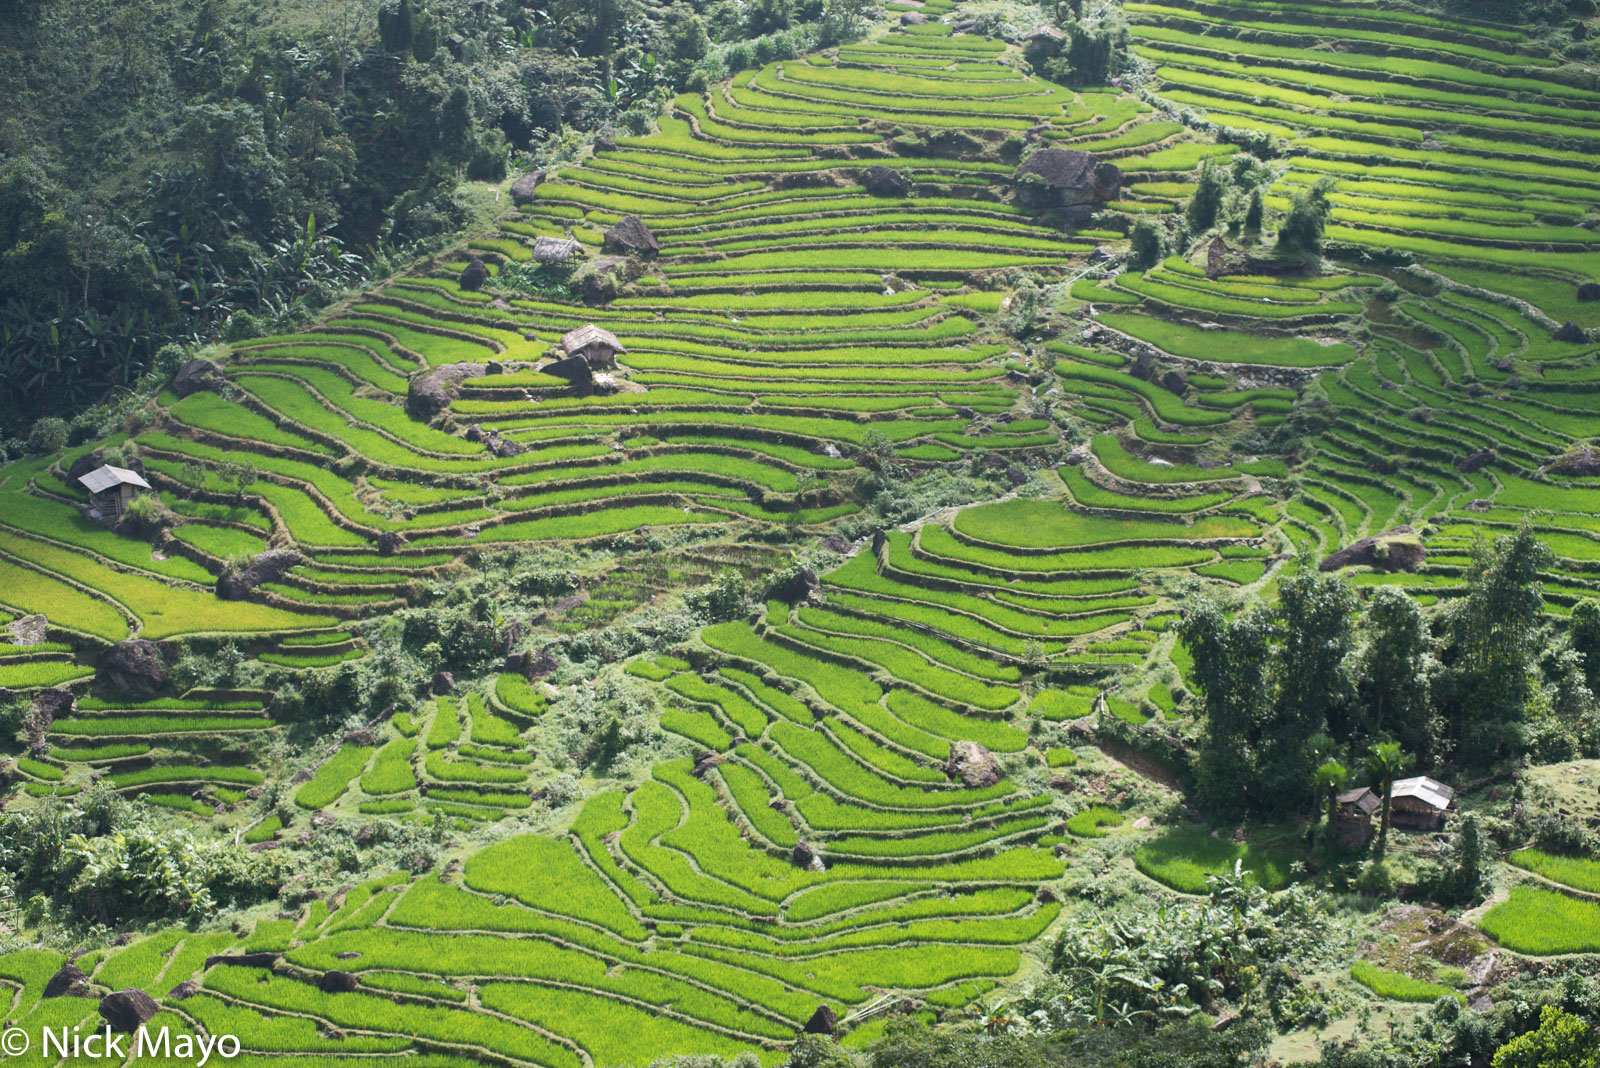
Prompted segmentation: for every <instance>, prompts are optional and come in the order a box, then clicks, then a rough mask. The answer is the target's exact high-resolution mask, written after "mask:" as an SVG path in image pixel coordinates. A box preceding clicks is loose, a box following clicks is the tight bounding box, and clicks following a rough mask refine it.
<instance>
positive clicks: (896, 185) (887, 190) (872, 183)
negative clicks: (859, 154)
mask: <svg viewBox="0 0 1600 1068" xmlns="http://www.w3.org/2000/svg"><path fill="white" fill-rule="evenodd" d="M861 185H862V187H863V188H864V189H866V191H867V192H869V193H871V194H872V195H873V196H875V197H906V196H910V195H911V183H910V182H908V181H906V176H905V175H903V174H901V173H900V172H899V171H897V170H895V169H894V168H893V167H885V166H882V165H878V166H874V167H868V168H867V169H866V170H864V171H862V172H861Z"/></svg>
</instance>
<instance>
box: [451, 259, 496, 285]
mask: <svg viewBox="0 0 1600 1068" xmlns="http://www.w3.org/2000/svg"><path fill="white" fill-rule="evenodd" d="M488 280H489V267H488V265H487V264H485V263H484V262H483V257H482V256H474V257H472V259H470V260H468V261H467V265H466V267H464V268H463V269H462V271H461V274H460V276H459V277H457V278H456V283H457V284H458V285H460V286H461V288H462V289H464V290H466V291H467V292H469V293H470V292H473V291H474V290H477V289H482V288H483V283H485V282H487V281H488Z"/></svg>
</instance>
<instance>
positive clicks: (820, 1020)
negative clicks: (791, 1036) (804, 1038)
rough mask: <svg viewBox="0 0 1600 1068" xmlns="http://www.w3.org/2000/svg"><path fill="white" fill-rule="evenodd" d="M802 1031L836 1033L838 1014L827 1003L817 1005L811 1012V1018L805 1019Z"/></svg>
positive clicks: (817, 1033)
mask: <svg viewBox="0 0 1600 1068" xmlns="http://www.w3.org/2000/svg"><path fill="white" fill-rule="evenodd" d="M801 1030H802V1032H803V1033H804V1034H808V1035H829V1036H833V1035H837V1034H838V1033H839V1014H838V1013H836V1012H834V1011H833V1009H831V1008H829V1007H828V1006H827V1005H818V1006H817V1011H816V1012H814V1013H812V1014H811V1019H809V1020H807V1021H806V1025H805V1027H803V1028H802V1029H801Z"/></svg>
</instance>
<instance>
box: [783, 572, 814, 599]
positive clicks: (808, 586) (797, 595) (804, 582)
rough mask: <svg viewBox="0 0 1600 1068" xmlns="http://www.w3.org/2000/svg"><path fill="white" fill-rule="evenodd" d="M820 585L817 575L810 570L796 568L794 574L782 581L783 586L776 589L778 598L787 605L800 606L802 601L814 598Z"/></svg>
mask: <svg viewBox="0 0 1600 1068" xmlns="http://www.w3.org/2000/svg"><path fill="white" fill-rule="evenodd" d="M821 585H822V584H821V582H820V581H819V580H818V579H817V573H816V572H815V571H813V570H812V569H811V568H809V567H801V568H797V569H795V573H794V574H792V575H790V576H789V577H788V578H787V579H785V580H784V582H783V585H782V586H781V587H780V588H779V589H778V596H779V597H781V598H783V599H784V600H785V601H787V602H788V603H789V604H800V603H801V602H802V601H809V600H810V599H811V598H812V597H814V596H815V595H816V593H817V590H818V588H819V587H820V586H821Z"/></svg>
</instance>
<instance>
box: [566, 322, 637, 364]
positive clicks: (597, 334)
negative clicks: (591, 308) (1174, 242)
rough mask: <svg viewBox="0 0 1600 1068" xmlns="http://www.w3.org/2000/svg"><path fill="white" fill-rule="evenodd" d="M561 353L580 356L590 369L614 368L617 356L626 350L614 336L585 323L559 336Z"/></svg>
mask: <svg viewBox="0 0 1600 1068" xmlns="http://www.w3.org/2000/svg"><path fill="white" fill-rule="evenodd" d="M561 351H562V352H563V353H565V354H566V355H568V356H582V357H583V358H584V359H585V360H587V361H588V363H589V366H590V367H615V366H616V365H617V354H618V353H622V352H627V351H628V350H627V349H625V348H623V347H622V342H620V341H618V340H617V336H616V335H615V334H613V333H611V332H610V331H607V330H602V329H600V328H599V327H598V326H595V325H594V324H593V323H586V324H584V325H583V326H580V327H578V329H576V330H571V331H568V332H567V333H565V334H563V335H561Z"/></svg>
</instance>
